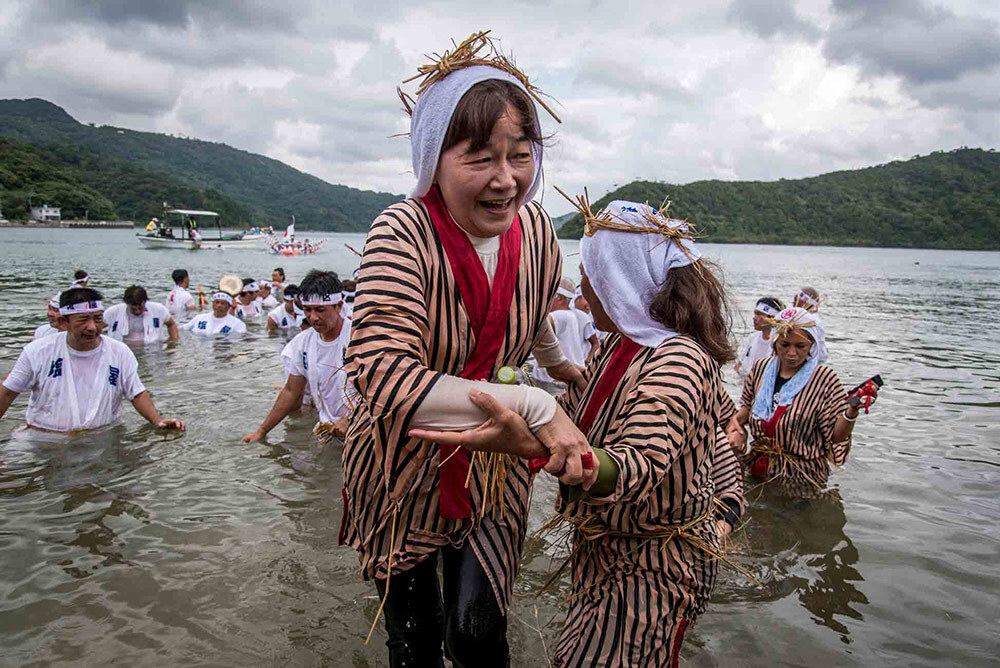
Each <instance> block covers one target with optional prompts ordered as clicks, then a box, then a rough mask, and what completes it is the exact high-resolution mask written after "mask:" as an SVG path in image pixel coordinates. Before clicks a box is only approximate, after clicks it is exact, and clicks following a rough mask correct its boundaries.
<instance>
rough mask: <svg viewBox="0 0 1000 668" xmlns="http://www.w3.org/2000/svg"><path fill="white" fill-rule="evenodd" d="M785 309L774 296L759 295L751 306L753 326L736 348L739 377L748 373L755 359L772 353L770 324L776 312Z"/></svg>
mask: <svg viewBox="0 0 1000 668" xmlns="http://www.w3.org/2000/svg"><path fill="white" fill-rule="evenodd" d="M784 309H785V305H784V304H782V303H781V300H779V299H777V298H775V297H761V298H760V299H758V300H757V304H756V305H755V306H754V307H753V328H754V331H752V332H750V334H748V335H747V336H746V338H744V339H743V341H742V343H740V347H739V348H737V349H736V365H735V367H733V368H735V369H736V372H737V373H738V374H740V376H741V377H745V376H746V375H747V374H748V373H750V369H752V368H753V365H754V363H756V362H757V360H761V359H764V358H765V357H770V356H771V355H772V354H773V351H772V346H773V345H774V341H773V340H772V339H771V326H772V322H773V320H774V319H775V318H777V317H778V314H779V313H781V312H782V311H783V310H784Z"/></svg>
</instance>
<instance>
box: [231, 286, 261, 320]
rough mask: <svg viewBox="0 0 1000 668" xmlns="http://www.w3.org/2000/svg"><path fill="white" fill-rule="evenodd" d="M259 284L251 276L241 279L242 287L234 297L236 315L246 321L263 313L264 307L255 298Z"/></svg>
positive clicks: (258, 290)
mask: <svg viewBox="0 0 1000 668" xmlns="http://www.w3.org/2000/svg"><path fill="white" fill-rule="evenodd" d="M259 292H260V286H258V285H257V281H255V280H253V279H252V278H244V279H243V289H242V290H241V291H240V294H239V296H238V297H237V298H236V317H237V318H239V319H240V320H243V321H244V322H246V321H247V320H255V319H257V318H259V317H261V316H262V315H263V314H264V308H263V307H262V306H261V302H260V301H259V300H258V299H257V295H258V293H259Z"/></svg>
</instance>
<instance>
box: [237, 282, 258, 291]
mask: <svg viewBox="0 0 1000 668" xmlns="http://www.w3.org/2000/svg"><path fill="white" fill-rule="evenodd" d="M258 290H260V286H258V285H257V281H250V282H249V283H247V284H246V285H244V286H243V290H242V291H241V292H257V291H258Z"/></svg>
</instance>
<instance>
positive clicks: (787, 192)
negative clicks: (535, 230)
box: [559, 148, 1000, 250]
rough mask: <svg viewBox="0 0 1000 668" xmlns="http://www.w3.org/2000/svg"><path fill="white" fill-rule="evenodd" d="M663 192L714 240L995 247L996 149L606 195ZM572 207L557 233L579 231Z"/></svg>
mask: <svg viewBox="0 0 1000 668" xmlns="http://www.w3.org/2000/svg"><path fill="white" fill-rule="evenodd" d="M664 198H669V199H670V200H671V201H672V202H673V204H672V205H671V208H670V212H671V215H672V216H674V217H676V218H684V219H687V220H690V221H691V222H692V223H694V224H695V225H697V227H698V228H699V230H701V231H702V232H703V233H704V234H705V235H706V241H713V242H720V243H768V244H807V245H831V246H899V247H913V248H961V249H981V250H987V249H990V250H997V249H1000V153H996V152H994V151H992V150H988V151H985V150H980V149H968V148H962V149H957V150H954V151H949V152H936V153H932V154H931V155H927V156H918V157H915V158H913V159H911V160H906V161H899V162H891V163H889V164H886V165H879V166H877V167H869V168H867V169H857V170H851V171H843V172H833V173H830V174H824V175H822V176H816V177H813V178H808V179H794V180H784V179H783V180H781V181H771V182H763V181H698V182H695V183H689V184H687V185H671V184H668V183H656V182H651V181H635V182H633V183H630V184H628V185H626V186H624V187H622V188H619V189H617V190H615V191H614V192H611V193H609V194H607V195H605V196H604V197H602V198H601V199H600V200H598V201H597V202H596V203H592V204H591V206H592V208H593V209H594V210H595V211H597V210H598V209H599V208H600V207H602V206H605V205H606V204H608V203H609V202H611V201H612V200H616V199H625V200H632V201H635V202H645V201H648V202H650V203H651V204H654V205H658V204H660V202H662V201H663V199H664ZM582 233H583V219H582V217H581V216H580V215H576V216H574V217H573V218H572V219H571V220H569V221H568V222H566V224H564V225H563V226H562V228H561V229H560V230H559V236H561V237H564V238H569V239H575V238H579V237H580V235H581V234H582Z"/></svg>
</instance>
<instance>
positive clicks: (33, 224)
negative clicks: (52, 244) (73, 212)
mask: <svg viewBox="0 0 1000 668" xmlns="http://www.w3.org/2000/svg"><path fill="white" fill-rule="evenodd" d="M0 227H23V228H26V229H31V230H33V229H44V228H63V229H79V228H83V229H104V230H107V229H120V230H130V229H132V228H133V227H135V223H133V222H132V221H131V220H60V221H52V222H41V221H37V220H0Z"/></svg>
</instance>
